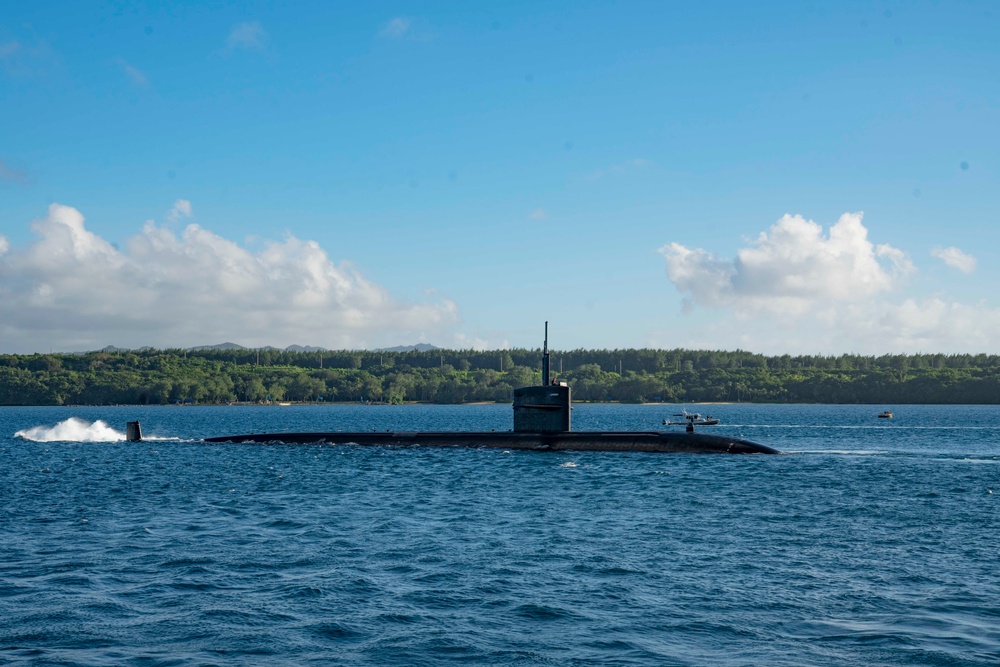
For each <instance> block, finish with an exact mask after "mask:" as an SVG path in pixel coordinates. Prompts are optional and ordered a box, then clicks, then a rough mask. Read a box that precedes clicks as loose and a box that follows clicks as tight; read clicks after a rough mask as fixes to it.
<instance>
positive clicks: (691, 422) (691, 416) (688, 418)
mask: <svg viewBox="0 0 1000 667" xmlns="http://www.w3.org/2000/svg"><path fill="white" fill-rule="evenodd" d="M674 417H683V418H684V419H683V421H670V420H669V419H664V420H663V425H664V426H715V425H716V424H718V423H719V420H718V419H716V418H715V417H713V416H712V415H705V416H704V417H702V416H701V415H700V414H698V413H697V412H688V411H687V410H682V411H681V412H678V413H677V414H675V415H674Z"/></svg>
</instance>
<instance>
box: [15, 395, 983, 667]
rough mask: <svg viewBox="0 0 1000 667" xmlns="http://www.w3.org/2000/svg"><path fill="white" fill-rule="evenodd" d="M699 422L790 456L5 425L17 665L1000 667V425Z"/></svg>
mask: <svg viewBox="0 0 1000 667" xmlns="http://www.w3.org/2000/svg"><path fill="white" fill-rule="evenodd" d="M689 407H690V406H689ZM886 407H891V408H893V409H894V411H895V414H896V417H895V418H894V419H892V420H879V419H876V417H875V416H876V414H877V413H878V412H880V411H881V410H882V409H885V408H886ZM695 409H697V410H698V411H700V412H711V413H713V414H714V415H715V416H717V417H720V418H721V419H722V420H723V424H722V425H720V426H718V427H713V428H714V429H716V431H717V432H726V433H734V434H737V435H740V436H742V437H745V438H748V439H751V440H755V441H758V442H762V443H764V444H768V445H771V446H774V447H777V448H779V449H781V450H783V451H785V452H787V454H786V455H782V456H727V455H685V454H639V453H635V454H622V453H574V452H562V453H544V452H509V453H508V452H504V451H500V450H479V449H454V450H450V449H447V450H446V449H418V448H411V449H407V448H390V447H370V448H365V447H357V446H328V445H322V446H321V445H299V446H288V445H242V444H240V445H236V444H224V445H216V444H206V443H203V442H199V439H200V438H202V437H208V436H213V435H225V434H233V433H246V432H252V431H301V430H338V429H340V430H371V429H376V430H383V429H393V430H397V429H398V430H418V429H433V430H445V429H453V430H490V429H493V428H496V429H507V428H510V425H511V408H510V406H509V405H472V406H399V407H390V406H360V405H359V406H316V407H313V406H301V407H299V406H294V407H156V408H153V407H144V408H136V407H116V408H87V407H65V408H0V471H2V474H0V663H12V664H32V665H142V666H150V665H248V664H249V665H305V664H318V665H442V664H469V665H590V664H594V665H597V664H600V665H725V666H735V665H984V666H985V665H990V666H995V665H997V664H1000V574H998V566H1000V407H997V406H947V407H943V406H786V405H778V406H771V405H756V406H755V405H716V406H696V408H695ZM672 412H676V409H675V407H674V406H610V405H581V406H577V407H576V408H575V410H574V417H573V418H574V427H575V428H577V429H579V430H589V429H641V430H650V429H655V428H657V426H658V425H659V424H660V422H661V421H662V420H663V419H664V418H666V417H669V416H670V414H671V413H672ZM130 419H140V420H142V423H143V430H144V434H145V435H146V436H147V438H156V439H151V440H147V441H145V442H142V443H126V442H122V441H121V438H122V437H123V435H122V432H123V431H124V425H125V422H126V421H127V420H130ZM70 420H73V421H70ZM101 422H103V423H101ZM36 427H37V428H36ZM18 433H19V434H20V435H15V434H18Z"/></svg>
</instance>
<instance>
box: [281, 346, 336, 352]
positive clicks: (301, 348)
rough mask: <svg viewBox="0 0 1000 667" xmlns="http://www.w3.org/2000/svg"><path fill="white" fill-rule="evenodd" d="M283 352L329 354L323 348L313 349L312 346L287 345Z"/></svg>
mask: <svg viewBox="0 0 1000 667" xmlns="http://www.w3.org/2000/svg"><path fill="white" fill-rule="evenodd" d="M285 352H329V350H328V349H326V348H325V347H315V346H313V345H289V346H288V347H286V348H285Z"/></svg>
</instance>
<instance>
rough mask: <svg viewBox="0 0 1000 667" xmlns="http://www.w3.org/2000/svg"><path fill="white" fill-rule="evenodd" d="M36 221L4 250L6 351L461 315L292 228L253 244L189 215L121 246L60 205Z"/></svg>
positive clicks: (292, 338)
mask: <svg viewBox="0 0 1000 667" xmlns="http://www.w3.org/2000/svg"><path fill="white" fill-rule="evenodd" d="M32 228H33V230H34V231H35V233H36V234H37V235H38V236H39V239H38V240H37V241H36V242H35V243H34V244H32V245H30V246H29V247H27V248H25V249H23V250H18V249H9V250H8V251H7V252H6V254H3V255H0V348H2V349H4V351H36V350H35V349H34V348H35V347H37V346H38V345H39V344H40V343H39V340H41V339H44V341H43V343H41V344H43V345H44V347H45V348H46V349H47V348H48V347H49V346H51V347H55V348H57V349H65V350H72V349H95V348H98V347H103V346H104V345H106V344H108V343H109V342H115V343H116V344H119V345H128V346H141V345H153V346H161V347H166V346H189V345H196V344H206V343H212V342H219V341H225V340H232V341H235V342H239V343H241V344H243V345H247V346H259V345H279V346H284V345H288V344H291V343H293V342H296V341H302V340H308V341H310V343H311V344H316V345H322V346H324V347H331V348H332V347H362V346H366V345H369V344H371V343H372V341H374V340H375V339H376V338H377V339H379V340H383V339H386V338H389V339H390V340H405V339H413V338H416V337H419V336H427V335H440V334H441V333H442V332H443V331H445V330H446V329H447V328H448V327H449V325H451V324H453V323H454V322H455V321H456V319H457V308H456V306H455V304H454V303H452V302H450V301H448V300H447V299H443V298H438V299H436V300H430V299H428V300H427V301H425V302H423V303H407V302H403V301H400V300H398V299H395V298H393V297H392V295H391V294H389V293H388V292H387V291H386V290H385V289H384V288H383V287H381V286H379V285H377V284H375V283H372V282H371V281H369V280H367V279H366V278H365V277H364V276H362V275H361V274H360V273H358V272H357V271H356V270H355V269H353V268H352V267H351V266H350V264H348V263H340V264H336V263H334V262H333V261H332V260H331V259H330V257H329V256H328V255H327V253H326V251H325V250H324V249H323V248H321V247H320V245H319V244H318V243H316V242H314V241H303V240H300V239H297V238H295V237H294V236H288V237H287V238H285V239H284V240H283V241H280V242H278V241H272V242H269V243H265V244H264V245H263V248H262V249H261V250H259V251H252V250H250V249H248V248H245V247H243V246H241V245H239V244H237V243H235V242H233V241H229V240H227V239H224V238H222V237H220V236H218V235H216V234H213V233H212V232H210V231H208V230H206V229H203V228H202V227H200V226H198V225H195V224H190V225H188V226H187V227H186V228H185V229H184V230H183V232H181V233H180V234H175V233H174V232H172V231H170V230H168V229H165V228H163V227H160V226H158V225H157V224H156V223H155V222H152V221H150V222H148V223H146V225H145V227H144V228H143V229H142V231H141V233H139V234H138V235H136V236H135V237H133V238H131V239H130V240H129V241H128V243H127V244H126V246H127V248H126V249H125V250H118V249H117V248H115V247H114V246H113V245H111V244H110V243H108V242H107V241H105V240H104V239H102V238H100V237H99V236H97V235H95V234H94V233H92V232H90V231H89V230H88V229H87V228H86V226H85V224H84V218H83V215H82V214H81V213H80V212H79V211H78V210H76V209H74V208H72V207H69V206H63V205H60V204H53V205H52V206H50V207H49V211H48V215H47V216H45V217H44V218H42V219H40V220H36V221H35V222H34V223H32ZM4 245H6V242H5V244H4Z"/></svg>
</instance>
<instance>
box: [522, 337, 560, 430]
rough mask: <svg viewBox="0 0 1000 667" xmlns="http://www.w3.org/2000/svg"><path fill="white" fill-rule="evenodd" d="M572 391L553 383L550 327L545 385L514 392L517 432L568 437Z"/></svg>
mask: <svg viewBox="0 0 1000 667" xmlns="http://www.w3.org/2000/svg"><path fill="white" fill-rule="evenodd" d="M571 411H572V407H571V406H570V388H569V385H567V384H566V383H565V382H558V383H556V382H550V381H549V323H548V322H546V323H545V345H544V347H543V348H542V385H541V386H540V387H521V388H520V389H515V390H514V431H516V432H535V433H564V432H567V431H569V430H570V412H571Z"/></svg>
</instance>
